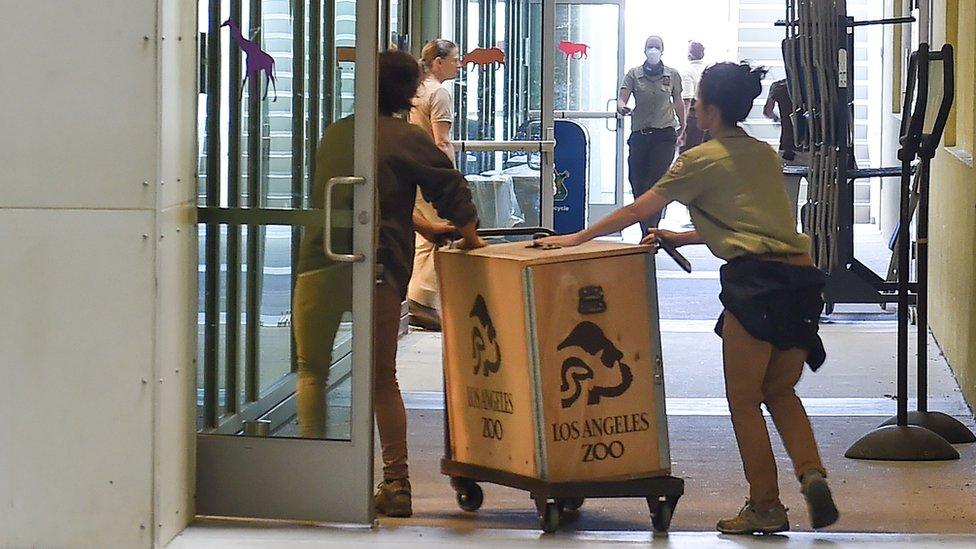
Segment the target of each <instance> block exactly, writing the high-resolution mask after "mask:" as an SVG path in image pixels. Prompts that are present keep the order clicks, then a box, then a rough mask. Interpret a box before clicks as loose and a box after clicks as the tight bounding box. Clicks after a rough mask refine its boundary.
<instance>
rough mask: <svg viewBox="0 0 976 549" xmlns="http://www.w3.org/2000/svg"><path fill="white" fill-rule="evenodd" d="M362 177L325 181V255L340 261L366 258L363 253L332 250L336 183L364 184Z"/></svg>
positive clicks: (364, 180) (337, 178)
mask: <svg viewBox="0 0 976 549" xmlns="http://www.w3.org/2000/svg"><path fill="white" fill-rule="evenodd" d="M365 183H366V179H365V178H362V177H333V178H332V179H330V180H328V181H326V182H325V229H324V234H323V240H325V242H324V248H325V257H328V258H329V259H331V260H332V261H338V262H340V263H359V262H360V261H363V260H365V259H366V256H364V255H363V254H357V253H352V254H337V253H335V252H334V251H332V189H333V188H335V186H336V185H363V184H365Z"/></svg>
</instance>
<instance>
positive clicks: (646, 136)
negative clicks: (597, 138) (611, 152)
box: [617, 35, 685, 235]
mask: <svg viewBox="0 0 976 549" xmlns="http://www.w3.org/2000/svg"><path fill="white" fill-rule="evenodd" d="M663 52H664V40H663V39H662V38H661V37H660V36H653V35H652V36H649V37H648V38H647V40H646V41H645V43H644V56H645V57H646V58H647V60H646V61H645V63H644V64H643V65H641V66H639V67H634V68H633V69H630V71H628V72H627V75H626V76H624V81H623V83H622V84H621V85H620V93H619V95H618V97H617V112H619V113H620V114H621V115H628V114H633V121H632V123H631V127H632V130H633V131H632V133H631V134H630V139H628V140H627V144H628V145H630V156H629V157H628V160H627V163H628V167H629V168H630V186H631V189H632V190H633V192H634V200H637V198H639V197H640V196H641V195H642V194H644V193H646V192H647V191H648V190H650V189H651V187H653V186H654V184H655V183H656V182H657V181H658V180H659V179H661V176H663V175H664V173H665V172H666V171H668V167H669V166H670V165H671V162H672V161H673V160H674V153H675V150H676V149H677V144H678V138H679V136H681V135H683V134H684V131H685V103H684V100H683V99H682V98H681V89H682V88H681V73H679V72H678V71H677V70H675V69H673V68H671V67H668V66H666V65H665V64H664V63H663V62H662V61H661V54H662V53H663ZM631 96H633V97H634V108H633V110H631V108H630V107H628V106H627V103H628V102H629V101H630V97H631ZM660 221H661V213H660V212H658V213H655V214H654V215H653V216H651V217H649V218H647V219H644V220H641V223H640V225H641V230H642V233H643V234H645V235H646V234H647V231H648V230H649V229H650V228H652V227H657V224H658V222H660Z"/></svg>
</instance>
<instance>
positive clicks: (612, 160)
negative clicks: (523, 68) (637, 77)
mask: <svg viewBox="0 0 976 549" xmlns="http://www.w3.org/2000/svg"><path fill="white" fill-rule="evenodd" d="M624 3H625V0H556V6H555V12H556V13H555V37H554V40H555V44H556V49H557V54H556V62H555V67H554V69H555V70H554V76H555V112H554V117H555V118H566V119H571V120H574V121H575V122H577V123H578V124H580V125H582V126H583V127H584V128H585V129H586V133H587V136H588V138H589V146H590V147H589V150H590V155H589V220H590V222H591V223H592V222H594V221H598V220H599V219H600V218H602V217H604V216H605V215H607V214H608V213H610V212H612V211H613V210H615V209H617V208H619V207H620V206H622V205H623V199H624V185H623V182H624V166H625V163H624V142H625V141H626V135H625V131H624V118H623V117H621V116H619V115H618V114H617V93H618V91H619V88H620V82H621V80H622V78H623V73H624V20H623V17H624Z"/></svg>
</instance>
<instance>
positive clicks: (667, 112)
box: [620, 65, 681, 131]
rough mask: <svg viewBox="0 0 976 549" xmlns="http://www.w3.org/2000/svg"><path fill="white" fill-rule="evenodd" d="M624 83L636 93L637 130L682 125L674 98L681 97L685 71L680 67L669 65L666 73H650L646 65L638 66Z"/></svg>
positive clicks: (634, 125) (635, 120)
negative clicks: (681, 71) (682, 79)
mask: <svg viewBox="0 0 976 549" xmlns="http://www.w3.org/2000/svg"><path fill="white" fill-rule="evenodd" d="M620 87H621V88H626V89H628V90H630V93H631V94H632V95H633V96H634V104H635V106H634V115H633V121H632V128H633V130H634V131H640V130H648V129H651V128H676V127H677V126H678V118H677V115H676V114H675V112H674V103H673V102H672V98H673V97H675V96H677V97H679V98H680V97H681V74H680V73H679V72H678V71H677V70H675V69H672V68H671V67H669V66H667V65H665V66H664V73H663V74H659V75H657V76H650V75H647V74H645V73H644V66H643V65H641V66H640V67H634V68H632V69H630V71H628V72H627V75H626V76H624V81H623V83H622V84H620Z"/></svg>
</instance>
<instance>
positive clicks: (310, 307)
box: [292, 265, 407, 480]
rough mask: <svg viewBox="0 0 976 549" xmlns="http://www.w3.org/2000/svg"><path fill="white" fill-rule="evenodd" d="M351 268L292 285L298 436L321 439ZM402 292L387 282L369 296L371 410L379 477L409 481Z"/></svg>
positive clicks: (308, 275) (310, 275)
mask: <svg viewBox="0 0 976 549" xmlns="http://www.w3.org/2000/svg"><path fill="white" fill-rule="evenodd" d="M351 296H352V267H351V266H349V265H337V266H333V267H328V268H325V269H320V270H317V271H310V272H307V273H302V274H300V275H299V276H298V281H297V282H296V284H295V292H294V297H293V304H292V329H293V330H294V334H295V346H296V351H297V355H298V382H297V384H296V387H295V391H296V399H297V408H298V423H299V432H300V434H301V436H303V437H307V438H323V437H325V434H326V432H325V427H326V425H327V423H326V417H327V412H328V410H327V406H326V389H327V387H328V380H329V368H330V367H331V365H332V348H333V345H334V342H335V336H336V333H337V332H338V329H339V323H340V322H341V320H342V316H343V314H344V313H346V312H347V311H350V310H351V309H352V305H351ZM400 303H401V300H400V294H399V292H398V291H397V289H396V288H395V287H394V286H393V285H391V284H389V283H385V282H384V283H381V284H377V285H376V287H375V290H374V293H373V408H374V410H375V411H376V424H377V427H378V429H379V432H380V443H381V445H382V447H383V477H384V478H385V479H386V480H395V479H401V478H407V415H406V410H405V409H404V406H403V399H402V397H401V395H400V386H399V384H398V383H397V378H396V353H397V334H398V332H399V326H400Z"/></svg>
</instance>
